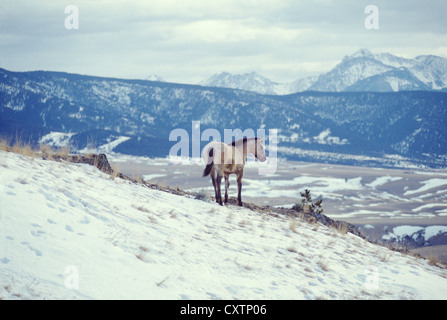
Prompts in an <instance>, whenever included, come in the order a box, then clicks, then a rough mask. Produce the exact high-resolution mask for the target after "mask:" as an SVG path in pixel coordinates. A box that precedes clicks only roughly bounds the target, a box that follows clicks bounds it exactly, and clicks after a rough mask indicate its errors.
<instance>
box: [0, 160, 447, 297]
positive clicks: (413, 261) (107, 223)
mask: <svg viewBox="0 0 447 320" xmlns="http://www.w3.org/2000/svg"><path fill="white" fill-rule="evenodd" d="M0 239H1V240H0V298H4V299H317V298H323V299H446V298H447V271H446V270H445V269H441V268H439V267H437V266H432V265H430V264H429V263H428V262H427V261H426V260H422V259H417V258H414V257H412V256H407V255H403V254H401V253H398V252H394V251H390V250H389V249H387V248H384V247H381V246H377V245H373V244H371V243H369V242H366V241H364V240H362V239H361V238H359V237H357V236H354V235H352V234H350V233H348V234H342V233H340V232H338V231H336V230H334V229H332V228H328V227H326V226H323V225H316V224H309V223H306V222H304V221H301V220H298V219H297V218H293V219H292V218H288V217H275V216H273V215H269V214H267V213H265V214H260V213H258V212H255V211H251V210H248V209H246V208H239V207H235V206H228V207H221V206H219V205H217V204H215V203H208V202H205V201H201V200H196V199H193V198H188V197H185V196H176V195H173V194H170V193H166V192H162V191H158V190H153V189H150V188H147V187H145V186H143V185H140V184H136V183H133V182H131V181H128V180H122V179H120V178H118V177H113V176H111V175H108V174H105V173H102V172H100V171H99V170H98V169H96V168H95V167H92V166H89V165H85V164H73V163H65V162H56V161H50V160H42V159H40V158H38V157H34V158H28V157H23V156H21V155H17V154H14V153H7V152H4V151H0Z"/></svg>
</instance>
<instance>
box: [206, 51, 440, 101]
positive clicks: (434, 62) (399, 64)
mask: <svg viewBox="0 0 447 320" xmlns="http://www.w3.org/2000/svg"><path fill="white" fill-rule="evenodd" d="M404 70H405V71H406V72H403V71H404ZM399 71H400V72H399ZM371 77H374V79H369V78H371ZM260 79H262V81H261V80H260ZM368 79H369V80H368ZM200 84H201V85H206V86H215V87H225V88H233V89H241V90H249V91H254V92H257V93H261V94H277V95H283V94H293V93H296V92H302V91H323V92H342V91H351V90H354V91H368V92H375V91H378V92H397V91H407V90H434V91H436V90H443V91H446V90H447V59H446V58H442V57H439V56H435V55H421V56H417V57H415V58H413V59H407V58H402V57H398V56H395V55H393V54H390V53H378V54H373V53H371V51H369V50H368V49H360V50H358V51H356V52H355V53H353V54H351V55H346V56H345V57H344V58H343V59H342V61H341V62H340V63H338V64H337V65H336V66H335V67H334V68H333V69H332V70H330V71H328V72H325V73H322V74H320V75H314V76H311V77H306V78H299V79H297V80H295V81H292V82H288V83H278V82H274V81H271V80H269V79H268V78H266V77H264V76H262V75H259V74H257V73H256V72H250V73H244V74H235V75H233V74H230V73H228V72H221V73H216V74H214V75H213V76H211V77H210V78H208V79H207V80H203V81H202V82H200Z"/></svg>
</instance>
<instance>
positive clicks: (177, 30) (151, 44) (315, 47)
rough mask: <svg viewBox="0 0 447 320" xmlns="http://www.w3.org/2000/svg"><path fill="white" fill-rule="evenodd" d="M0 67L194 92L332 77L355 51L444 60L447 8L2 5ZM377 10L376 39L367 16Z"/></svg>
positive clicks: (349, 3)
mask: <svg viewBox="0 0 447 320" xmlns="http://www.w3.org/2000/svg"><path fill="white" fill-rule="evenodd" d="M0 1H1V4H2V10H1V11H0V67H3V68H6V69H11V70H36V69H45V70H59V71H67V72H76V73H82V74H91V75H100V76H112V77H123V78H145V77H146V76H148V75H149V74H159V75H160V76H162V77H163V78H165V79H166V80H168V81H173V82H185V83H198V82H199V81H200V80H202V79H204V78H207V77H209V76H211V75H212V74H214V73H215V72H218V71H230V72H235V73H237V72H248V71H253V70H254V71H257V72H260V73H261V74H263V75H265V76H267V77H270V78H272V80H276V81H292V80H294V79H297V78H300V77H302V76H307V75H310V74H317V73H321V72H325V71H328V70H329V69H330V68H331V67H333V66H334V65H335V64H336V63H337V62H338V61H340V60H341V59H342V58H343V56H344V55H346V54H351V53H353V52H354V51H356V50H357V49H359V48H363V47H366V48H369V49H370V50H372V51H373V52H382V51H389V52H391V53H393V54H396V55H400V56H406V57H414V56H416V55H420V54H429V53H432V54H437V55H441V56H447V37H446V33H447V27H446V26H447V23H446V22H445V21H446V19H444V16H443V14H444V13H445V12H447V2H445V1H439V0H428V1H413V0H400V1H398V0H394V1H389V0H386V1H385V0H373V1H363V0H344V1H342V0H337V1H335V0H317V1H312V2H310V1H292V0H290V1H287V0H274V1H273V0H269V1H263V2H259V1H254V0H253V1H249V0H239V1H236V0H220V1H212V0H207V1H205V0H196V1H189V0H185V1H179V0H163V1H158V0H151V1H147V0H139V1H117V0H113V1H112V0H96V1H91V0H89V1H87V0H82V1H72V4H73V5H76V6H77V7H78V8H79V30H66V29H65V27H64V20H65V18H66V16H67V15H66V14H65V12H64V9H65V5H66V4H65V3H61V2H59V1H54V2H53V1H51V2H50V1H17V0H12V1H11V0H0ZM369 4H375V5H376V6H377V7H378V8H379V19H380V20H379V21H380V24H379V30H366V29H365V27H364V20H365V18H366V16H367V15H366V14H365V13H364V9H365V7H366V6H367V5H369Z"/></svg>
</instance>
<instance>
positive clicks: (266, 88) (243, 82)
mask: <svg viewBox="0 0 447 320" xmlns="http://www.w3.org/2000/svg"><path fill="white" fill-rule="evenodd" d="M200 85H202V86H209V87H220V88H231V89H240V90H246V91H254V92H257V93H261V94H277V87H278V83H276V82H273V81H271V80H269V79H267V78H265V77H263V76H261V75H259V74H257V73H256V72H250V73H244V74H235V75H233V74H231V73H228V72H219V73H216V74H215V75H213V76H211V77H210V78H208V79H207V80H203V81H201V82H200Z"/></svg>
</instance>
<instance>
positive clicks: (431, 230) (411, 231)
mask: <svg viewBox="0 0 447 320" xmlns="http://www.w3.org/2000/svg"><path fill="white" fill-rule="evenodd" d="M421 230H423V232H422V233H421V236H422V237H423V238H424V239H425V241H429V240H430V239H431V238H432V237H434V236H436V235H438V234H439V233H445V232H447V226H428V227H419V226H408V225H402V226H398V227H394V228H393V232H390V233H388V234H386V235H384V236H382V239H384V240H390V239H397V240H398V241H399V240H402V239H403V238H404V237H406V236H409V237H413V238H414V237H416V236H417V233H418V232H419V231H421Z"/></svg>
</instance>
